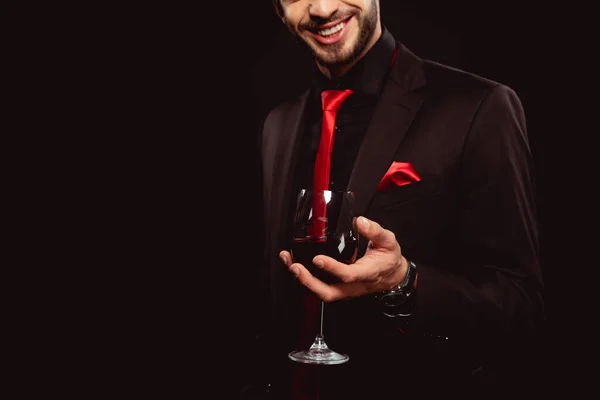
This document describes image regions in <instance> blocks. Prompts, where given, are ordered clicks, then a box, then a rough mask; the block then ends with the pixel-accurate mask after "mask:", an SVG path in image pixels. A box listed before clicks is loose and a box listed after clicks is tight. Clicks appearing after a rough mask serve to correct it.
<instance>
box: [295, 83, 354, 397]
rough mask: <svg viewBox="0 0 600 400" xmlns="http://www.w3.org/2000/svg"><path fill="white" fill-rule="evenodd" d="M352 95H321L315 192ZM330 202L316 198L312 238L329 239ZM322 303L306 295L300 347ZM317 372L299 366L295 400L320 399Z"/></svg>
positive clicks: (324, 180)
mask: <svg viewBox="0 0 600 400" xmlns="http://www.w3.org/2000/svg"><path fill="white" fill-rule="evenodd" d="M350 94H352V91H351V90H349V89H348V90H343V91H340V90H325V91H323V92H322V93H321V99H322V106H323V124H322V127H321V141H320V143H319V150H318V152H317V158H316V160H315V170H314V182H313V189H314V190H328V189H329V167H330V162H331V151H332V149H333V134H334V132H335V120H336V116H337V112H338V110H339V109H340V106H341V105H342V102H343V101H344V100H346V99H347V98H348V96H350ZM326 209H327V203H326V202H325V199H324V198H323V197H322V196H316V195H315V196H314V197H313V222H312V225H311V238H315V239H317V240H319V238H321V240H326V238H325V211H326ZM320 306H321V301H320V299H319V298H318V297H317V296H316V295H315V294H314V293H313V292H311V291H307V292H306V294H305V295H304V304H303V312H304V315H303V323H302V333H301V341H300V345H301V346H310V345H311V343H312V341H313V340H314V338H315V336H316V334H317V328H318V325H317V321H318V319H319V311H320ZM317 372H318V371H315V368H314V367H312V368H311V367H310V366H306V365H299V366H298V368H297V370H296V376H295V379H294V384H293V387H292V392H293V393H292V397H293V399H294V400H308V399H311V400H313V399H318V398H319V386H318V376H315V375H316V374H317Z"/></svg>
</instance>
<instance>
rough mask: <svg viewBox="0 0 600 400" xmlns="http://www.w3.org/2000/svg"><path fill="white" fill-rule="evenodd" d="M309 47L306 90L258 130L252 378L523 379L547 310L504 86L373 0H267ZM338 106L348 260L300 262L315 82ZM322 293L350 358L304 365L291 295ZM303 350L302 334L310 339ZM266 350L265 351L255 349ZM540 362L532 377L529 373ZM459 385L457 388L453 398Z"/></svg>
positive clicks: (336, 176) (315, 391)
mask: <svg viewBox="0 0 600 400" xmlns="http://www.w3.org/2000/svg"><path fill="white" fill-rule="evenodd" d="M274 3H275V7H276V10H277V13H278V15H279V17H280V18H281V20H282V21H283V23H285V24H286V26H287V27H288V28H289V30H290V31H291V32H292V33H293V34H294V35H296V36H297V37H298V39H300V41H301V42H302V43H304V44H305V45H306V46H307V47H308V48H309V49H310V50H311V52H312V54H313V55H314V59H315V61H316V64H315V65H316V76H315V81H314V83H313V85H312V86H311V87H310V88H308V89H307V90H306V91H305V92H303V93H302V94H301V95H300V96H299V97H298V98H295V99H293V100H291V101H289V102H286V103H284V104H281V105H279V106H278V107H275V108H274V109H273V110H272V111H271V112H270V113H269V115H268V116H267V118H266V119H265V121H264V124H263V129H262V135H261V154H262V164H263V185H264V196H265V198H264V201H265V209H264V212H265V230H266V236H265V252H266V253H265V254H266V260H267V262H266V267H265V268H266V269H265V275H264V283H265V285H266V287H267V289H268V292H267V293H268V295H267V298H266V300H267V301H268V303H269V306H268V307H269V308H268V309H267V310H265V311H266V312H267V313H268V318H267V319H266V320H265V321H263V322H261V323H260V325H261V326H260V328H262V329H264V332H263V334H262V336H261V338H262V340H260V344H259V346H260V347H258V350H257V351H258V353H256V355H255V357H258V358H255V359H252V357H250V356H249V357H248V358H249V359H250V362H251V363H252V362H253V361H256V360H257V359H261V358H260V357H263V358H262V359H261V360H262V361H261V362H259V363H254V364H253V366H257V365H258V364H260V365H261V366H266V368H253V371H254V372H255V376H254V378H255V379H256V380H257V381H262V382H263V383H264V384H266V385H268V386H267V387H268V388H269V389H268V390H267V391H268V392H269V393H270V394H271V396H272V397H273V398H277V399H280V398H281V399H288V398H290V399H291V398H321V399H325V398H331V399H348V398H368V399H380V398H381V399H388V398H402V396H404V395H406V394H408V393H420V394H424V393H426V392H427V391H428V390H431V389H436V390H439V391H440V392H441V393H444V394H450V395H454V394H455V392H454V391H453V389H460V390H463V389H472V388H477V387H483V386H484V385H485V384H492V383H497V384H501V385H502V386H506V385H508V384H510V383H515V382H519V384H521V383H526V382H527V381H528V380H529V379H530V378H531V377H529V376H528V375H527V374H529V373H532V372H531V371H529V370H528V368H529V366H530V365H532V364H530V363H527V361H528V355H529V354H528V353H527V352H528V350H529V347H528V346H529V345H530V344H532V343H535V339H536V338H537V335H538V334H539V331H540V326H541V322H542V320H543V300H542V288H543V284H542V278H541V272H540V265H539V254H538V233H537V225H536V210H535V203H534V180H533V171H532V169H533V166H532V158H531V154H530V149H529V144H528V138H527V131H526V125H525V116H524V111H523V109H522V106H521V103H520V101H519V99H518V97H517V95H516V94H515V92H514V91H513V90H512V89H510V88H509V87H507V86H505V85H502V84H500V83H497V82H493V81H490V80H488V79H485V78H483V77H479V76H476V75H473V74H470V73H467V72H464V71H460V70H457V69H454V68H451V67H448V66H444V65H440V64H439V63H435V62H432V61H428V60H423V59H421V58H419V57H418V56H416V55H415V54H413V53H412V52H411V51H410V50H409V49H407V48H406V47H405V46H404V45H403V44H402V43H401V42H399V41H397V40H396V39H395V38H393V37H392V35H391V34H390V32H389V31H388V30H387V29H386V28H385V27H384V26H382V23H381V20H380V14H379V11H380V8H379V1H378V0H274ZM343 90H349V92H348V93H350V94H349V96H347V98H346V99H345V100H343V102H342V103H341V105H340V106H339V108H338V110H337V115H336V117H335V125H336V129H335V133H334V136H333V149H332V150H331V153H330V157H331V159H330V164H329V165H330V166H329V168H330V169H329V173H330V177H329V182H328V188H329V189H331V190H344V189H348V190H352V191H354V192H355V196H356V205H357V212H358V215H360V216H361V217H360V218H358V229H359V232H360V235H361V238H360V242H359V253H358V259H357V261H356V262H355V263H354V264H352V265H346V264H342V263H339V262H336V261H335V260H333V259H331V258H328V257H325V256H317V257H315V258H314V259H313V261H314V263H315V265H318V266H319V268H321V269H323V270H324V271H326V272H328V273H330V274H332V275H334V276H336V277H337V278H338V283H334V284H325V283H324V282H322V281H320V280H318V279H317V278H315V277H314V276H312V275H311V274H310V272H309V271H308V270H307V268H306V266H304V265H301V264H298V263H294V260H293V258H292V255H291V253H290V252H289V249H290V235H289V233H288V232H289V229H290V223H291V220H292V217H291V212H292V210H293V203H294V200H295V198H294V193H295V192H296V191H297V190H298V189H300V188H307V187H308V188H310V187H312V185H313V183H314V182H313V179H314V176H315V175H314V174H315V173H316V172H315V168H316V167H315V160H316V159H317V153H318V151H319V148H320V145H321V143H320V141H321V135H322V131H321V129H322V128H323V127H324V126H325V123H324V122H323V111H322V105H323V102H324V101H325V100H324V97H322V92H324V91H343ZM302 287H304V288H307V289H308V290H309V291H311V292H312V293H314V294H315V295H316V296H318V298H320V299H322V300H323V301H325V303H326V304H327V306H326V307H327V310H329V311H328V313H329V315H333V317H332V321H333V322H331V326H328V327H327V328H326V330H325V335H326V339H327V343H328V344H329V345H330V347H332V348H333V349H335V350H338V351H342V352H344V353H346V354H348V355H349V356H350V361H349V362H347V363H345V364H341V365H335V366H316V365H309V366H306V365H303V364H298V363H294V362H292V361H290V360H289V359H288V358H287V354H288V353H289V352H290V351H292V350H295V349H297V348H298V347H299V346H305V345H306V343H299V342H298V330H299V329H300V321H302V318H303V312H306V310H305V309H303V307H304V306H303V303H302V302H301V301H299V299H300V298H301V291H300V290H299V288H302ZM308 345H310V343H308ZM267 353H268V357H267V356H266V354H267ZM533 373H534V372H533ZM456 393H462V394H464V393H465V392H464V391H461V392H456Z"/></svg>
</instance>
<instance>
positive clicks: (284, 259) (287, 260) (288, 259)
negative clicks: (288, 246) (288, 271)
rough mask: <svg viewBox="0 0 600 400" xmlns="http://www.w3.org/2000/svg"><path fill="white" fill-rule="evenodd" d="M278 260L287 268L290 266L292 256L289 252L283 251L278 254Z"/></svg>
mask: <svg viewBox="0 0 600 400" xmlns="http://www.w3.org/2000/svg"><path fill="white" fill-rule="evenodd" d="M279 258H281V261H282V262H283V263H284V264H285V265H286V266H287V267H288V268H289V267H290V265H292V254H291V253H290V252H289V251H286V250H283V251H281V252H279Z"/></svg>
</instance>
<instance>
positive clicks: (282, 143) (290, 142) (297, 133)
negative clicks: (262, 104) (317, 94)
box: [273, 90, 310, 218]
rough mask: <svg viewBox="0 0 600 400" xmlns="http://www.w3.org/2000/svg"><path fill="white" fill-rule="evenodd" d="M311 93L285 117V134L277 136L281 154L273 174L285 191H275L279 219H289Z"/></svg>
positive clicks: (306, 93) (306, 94)
mask: <svg viewBox="0 0 600 400" xmlns="http://www.w3.org/2000/svg"><path fill="white" fill-rule="evenodd" d="M309 93H310V90H307V91H306V92H305V93H303V94H302V95H301V96H300V98H299V100H298V101H297V102H296V103H295V104H294V106H293V107H292V108H291V109H290V110H289V111H288V112H287V113H286V114H285V115H284V118H285V119H286V121H287V123H286V124H284V126H285V128H284V132H283V134H282V135H277V137H278V138H279V142H278V143H277V147H278V149H279V151H277V152H276V154H279V155H280V158H279V159H278V160H276V162H275V163H274V164H273V174H274V175H275V179H273V182H274V184H275V185H281V187H283V188H284V190H275V191H274V193H278V194H279V196H280V198H279V199H276V200H275V202H274V204H277V205H279V210H278V211H279V214H278V217H279V218H286V217H287V215H286V214H285V213H286V212H287V208H286V206H287V205H288V204H290V200H291V199H290V196H291V189H292V183H293V178H294V176H293V174H294V170H295V165H296V160H297V155H298V152H299V148H300V146H299V140H300V138H301V137H302V133H303V130H304V126H305V123H304V121H305V114H306V107H307V103H308V101H307V100H308V94H309Z"/></svg>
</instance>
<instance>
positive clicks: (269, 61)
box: [11, 0, 595, 399]
mask: <svg viewBox="0 0 600 400" xmlns="http://www.w3.org/2000/svg"><path fill="white" fill-rule="evenodd" d="M47 7H48V10H40V9H36V10H33V9H31V10H26V11H27V12H25V13H23V14H22V18H21V19H20V20H19V21H22V23H20V24H16V25H17V27H18V29H14V30H12V31H11V38H12V39H15V38H18V39H20V40H23V42H26V44H23V45H19V44H17V45H15V46H14V47H15V50H16V52H15V53H16V56H15V57H13V58H11V60H13V62H14V64H15V65H16V66H17V67H18V68H17V69H19V70H20V71H19V72H21V73H23V72H24V73H25V75H26V77H25V78H26V79H23V80H19V81H18V82H19V83H20V84H21V85H22V86H21V87H20V88H19V93H20V96H23V97H27V98H28V100H29V99H30V98H34V100H35V102H36V103H39V104H41V105H42V107H41V109H40V110H41V111H39V113H38V111H35V112H34V111H33V108H31V109H26V110H25V113H24V118H23V119H21V120H22V121H29V120H32V119H35V120H36V122H40V123H41V126H42V129H41V130H39V131H40V132H43V133H44V135H43V137H42V139H40V140H41V141H40V142H38V143H41V145H40V146H39V147H40V149H41V151H39V153H36V154H35V156H34V158H35V159H37V160H41V159H42V157H47V158H48V162H44V163H43V164H41V165H40V167H36V168H35V169H34V170H35V175H36V178H37V179H39V178H40V177H41V178H42V179H44V180H45V181H46V182H50V185H51V187H52V190H53V191H52V193H53V196H46V197H45V203H44V204H45V207H46V208H44V210H51V212H45V213H43V214H44V215H45V216H46V217H47V216H48V215H50V216H51V218H52V224H49V225H46V226H47V227H48V226H52V227H60V228H66V229H65V231H66V233H63V232H61V234H60V235H58V234H57V233H56V232H55V230H51V231H50V232H48V233H47V234H45V235H43V237H45V238H50V239H58V243H59V245H57V246H52V247H53V251H54V252H53V253H52V254H53V255H57V256H58V259H59V260H61V264H60V265H63V264H67V261H69V263H68V264H71V261H72V264H73V268H74V269H73V271H74V272H73V273H65V274H56V273H54V272H53V273H52V274H51V275H53V277H55V276H54V275H60V277H59V279H58V281H59V282H58V283H57V285H56V286H52V288H53V289H54V290H53V296H51V297H47V298H45V299H44V301H42V302H35V307H34V308H35V311H36V312H37V313H39V314H40V315H42V316H43V318H42V319H41V323H39V324H38V325H36V326H39V327H43V330H42V331H43V332H45V334H44V335H45V336H43V340H40V339H39V338H38V339H36V340H32V341H31V343H35V344H36V346H35V348H36V349H39V351H40V352H41V353H44V354H45V353H46V352H47V353H48V354H50V356H49V357H43V358H39V357H38V361H37V363H35V364H34V365H35V369H36V370H41V371H43V372H45V373H46V374H49V375H52V378H48V379H47V380H46V381H45V382H47V385H48V386H47V387H48V388H56V389H57V390H63V391H64V390H67V392H63V393H68V392H74V393H76V394H77V395H78V396H79V397H81V395H82V394H84V395H88V394H96V393H100V392H104V393H107V394H114V393H127V394H128V395H130V396H129V397H140V396H141V395H146V394H148V395H160V396H162V397H164V396H167V398H173V397H174V396H180V395H192V396H194V397H200V398H205V396H206V393H207V392H210V393H213V394H211V395H210V398H219V399H221V398H229V397H228V396H229V395H230V394H231V393H232V392H234V391H235V390H236V388H237V385H238V384H239V382H240V381H241V380H243V379H241V378H243V376H244V375H245V374H246V373H247V372H248V371H245V370H243V369H242V368H240V367H239V364H238V363H237V362H236V358H238V357H244V355H245V353H244V351H245V349H246V346H248V345H249V342H251V340H252V336H251V334H250V333H249V329H248V328H247V327H248V326H251V325H252V324H253V323H254V321H255V316H254V313H253V310H252V305H253V303H252V301H253V298H254V294H255V291H254V284H255V281H254V280H255V277H256V270H257V269H258V268H259V267H260V257H261V255H262V249H261V241H260V230H261V221H260V208H261V202H260V198H259V196H260V176H259V171H258V153H257V151H256V139H257V134H258V132H257V129H258V127H259V124H260V121H261V120H262V118H263V117H264V116H265V114H266V112H267V111H268V110H269V109H270V108H271V107H272V106H274V105H275V104H277V103H278V102H279V101H281V100H282V99H284V98H287V97H289V96H292V95H293V94H295V93H296V92H297V91H299V90H301V89H302V87H303V84H305V83H306V82H307V79H308V77H309V75H308V70H309V66H310V63H311V60H310V57H309V55H308V54H307V53H306V52H305V51H304V50H303V49H302V48H301V47H299V46H298V44H297V43H295V42H294V40H293V39H292V38H291V36H290V35H289V34H288V33H287V31H286V30H285V27H284V26H283V24H282V23H281V21H280V20H279V19H278V17H277V16H276V14H275V12H274V10H273V8H272V5H271V2H270V1H269V0H260V1H258V0H252V1H239V2H226V3H225V2H224V3H223V4H217V3H215V4H208V3H206V4H204V3H203V4H200V5H194V6H189V5H188V6H175V5H169V6H165V5H152V4H144V5H143V6H133V5H129V6H124V5H120V6H119V7H112V6H108V5H106V6H102V7H101V6H98V7H96V8H88V7H85V8H84V7H83V6H82V7H80V8H79V9H64V10H58V12H57V10H56V7H55V6H47ZM570 7H572V8H571V9H566V8H565V6H564V5H561V6H560V8H558V7H557V8H555V9H554V8H551V6H550V5H548V4H544V5H543V7H542V6H534V4H533V3H531V4H529V3H526V2H513V1H508V2H506V1H505V2H474V1H466V0H462V1H458V2H440V3H437V4H436V3H435V2H433V1H431V0H424V1H416V0H410V1H408V0H406V1H391V0H382V13H383V14H382V19H383V22H384V24H385V25H386V26H387V27H388V29H389V30H390V31H391V32H392V34H393V35H394V36H395V38H396V39H398V40H400V41H402V42H403V43H404V44H405V45H407V46H408V47H409V48H410V49H411V50H412V51H413V52H415V53H416V54H417V55H419V56H421V57H424V58H430V59H433V60H435V61H439V62H442V63H446V64H449V65H452V66H455V67H458V68H462V69H466V70H468V71H471V72H475V73H478V74H480V75H483V76H485V77H488V78H491V79H494V80H497V81H500V82H502V83H505V84H507V85H509V86H511V87H512V88H513V89H515V91H516V92H517V94H518V95H519V96H520V98H521V100H522V102H523V105H524V107H525V111H526V117H527V123H528V130H529V137H530V141H531V148H532V152H533V156H534V160H535V166H536V171H535V173H536V177H537V188H536V194H537V202H538V214H539V225H540V235H541V236H540V240H541V250H542V268H543V275H544V280H545V285H546V304H547V319H548V323H547V326H546V329H545V335H544V337H543V338H542V347H541V350H540V352H539V353H540V362H539V363H538V370H537V371H532V374H533V376H534V377H535V379H536V382H538V383H539V384H540V394H548V393H550V394H553V393H558V392H559V391H561V390H568V391H569V392H570V393H571V394H574V393H575V392H577V391H578V390H581V388H582V385H581V384H582V383H585V380H586V378H587V373H586V372H585V371H586V369H585V367H584V364H582V363H580V362H578V361H575V360H578V357H579V356H580V355H585V354H587V353H586V351H587V350H586V349H583V348H582V346H581V343H582V341H583V339H584V336H586V331H585V330H584V329H583V327H582V324H581V322H582V320H585V319H582V318H581V316H582V315H583V316H585V313H584V310H583V307H582V305H583V304H584V303H583V302H579V301H576V300H575V298H576V297H578V295H577V293H578V292H582V290H581V289H580V285H582V284H583V282H582V281H584V280H585V279H584V278H582V274H581V271H584V268H586V267H588V266H589V264H590V261H588V260H590V259H591V258H589V256H588V253H589V252H590V250H586V249H593V246H594V245H595V243H594V242H593V236H592V235H587V234H585V235H582V234H581V233H583V232H585V228H586V226H587V225H591V224H592V218H593V216H594V215H593V213H592V212H591V211H589V210H591V209H592V208H590V207H589V205H590V204H591V199H588V196H587V195H586V194H585V193H584V192H585V190H586V189H587V188H589V187H590V186H592V184H591V183H590V182H594V181H595V180H593V178H589V177H588V176H587V175H586V171H587V173H589V171H590V168H589V165H590V162H588V160H593V159H591V158H589V157H588V154H589V152H590V150H589V149H591V148H592V146H591V145H590V144H591V141H590V139H589V138H588V136H587V135H588V133H589V128H585V127H583V126H579V125H577V121H578V119H579V117H580V116H581V114H582V113H583V112H584V111H583V108H584V106H583V105H582V103H585V102H584V101H583V100H582V96H581V95H580V93H575V92H574V89H577V88H579V87H580V85H579V84H578V83H576V82H577V80H578V78H579V77H580V75H581V73H580V65H581V64H584V60H585V59H586V57H587V55H588V54H590V53H589V52H590V50H589V48H586V47H585V45H584V40H585V39H586V37H585V36H580V35H575V34H574V33H573V32H574V30H573V29H571V28H567V25H572V24H577V23H578V22H579V20H578V18H579V16H581V14H582V13H583V11H582V10H579V9H575V5H574V4H572V5H570ZM571 10H572V11H571ZM46 11H48V12H50V11H51V12H53V13H55V14H57V17H56V18H53V19H50V18H48V15H50V14H49V13H48V14H47V13H46ZM53 15H54V14H53ZM572 16H575V17H572ZM48 21H50V22H48ZM38 22H40V25H39V26H45V25H42V24H41V23H42V22H43V23H44V24H49V25H50V26H49V27H48V29H41V30H40V31H34V30H32V29H29V28H28V27H38V28H39V26H37V23H38ZM15 43H17V42H16V41H15ZM18 43H21V42H18ZM24 56H28V57H31V58H32V61H29V59H28V61H27V62H25V61H23V60H25V58H24ZM25 83H27V84H28V85H29V86H27V90H25ZM34 89H35V90H34ZM582 92H583V94H586V93H588V91H582ZM31 93H36V95H35V96H32V95H31ZM17 98H18V99H20V97H14V98H13V99H17ZM15 101H16V100H15ZM32 116H36V118H33V117H32ZM26 138H27V139H28V138H29V136H26ZM27 149H30V147H27ZM50 149H51V150H50ZM44 160H46V159H45V158H44ZM49 171H52V173H50V172H49ZM50 201H55V202H56V203H55V204H54V203H52V207H50V206H48V204H49V202H50ZM59 210H60V211H59ZM581 226H583V228H581ZM590 227H593V225H591V226H587V228H590ZM44 232H46V231H44ZM46 240H49V239H46ZM66 243H68V246H67V245H66ZM590 268H592V269H593V266H590ZM51 271H54V270H51ZM46 274H48V272H46ZM56 288H62V289H61V290H57V289H56ZM57 293H58V294H59V295H57ZM584 293H585V292H584ZM54 298H57V299H58V300H59V302H58V304H59V305H60V306H56V307H55V306H52V307H51V306H49V304H54V303H53V302H49V299H54ZM588 318H589V317H588ZM592 320H593V319H592ZM36 332H37V331H36ZM57 343H61V346H57ZM69 350H71V351H69ZM57 360H60V362H59V363H57V362H56V361H57ZM50 372H53V373H52V374H50ZM215 393H216V394H215ZM84 397H87V396H84ZM180 398H181V397H180Z"/></svg>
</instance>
